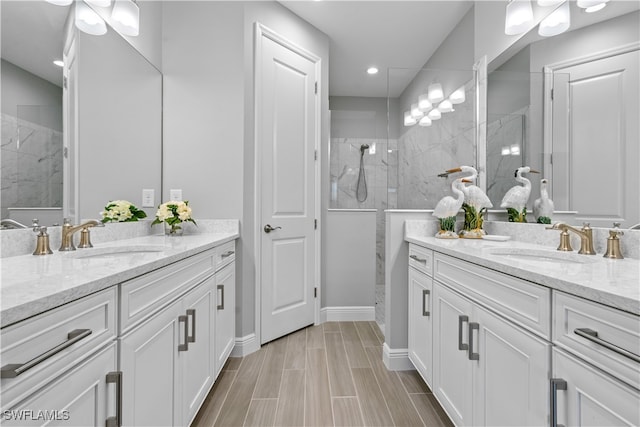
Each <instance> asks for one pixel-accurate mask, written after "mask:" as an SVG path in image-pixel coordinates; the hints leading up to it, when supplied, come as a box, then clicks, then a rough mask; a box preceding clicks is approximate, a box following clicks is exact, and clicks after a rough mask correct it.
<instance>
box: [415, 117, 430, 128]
mask: <svg viewBox="0 0 640 427" xmlns="http://www.w3.org/2000/svg"><path fill="white" fill-rule="evenodd" d="M431 123H432V121H431V119H430V118H429V116H424V117H423V118H421V119H420V121H419V122H418V124H419V125H420V126H431Z"/></svg>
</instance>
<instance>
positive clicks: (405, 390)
mask: <svg viewBox="0 0 640 427" xmlns="http://www.w3.org/2000/svg"><path fill="white" fill-rule="evenodd" d="M395 374H396V376H397V377H398V381H400V384H402V388H403V389H404V392H405V394H406V395H407V399H409V403H411V406H413V409H415V411H416V414H418V418H420V420H422V425H423V426H426V425H427V422H426V421H425V420H424V418H422V415H420V411H418V407H417V406H416V402H414V401H413V399H412V398H411V395H410V393H409V390H408V389H407V386H406V385H405V384H404V381H402V378H400V374H398V372H397V371H396V372H395ZM416 394H417V393H416ZM423 394H425V395H426V393H423Z"/></svg>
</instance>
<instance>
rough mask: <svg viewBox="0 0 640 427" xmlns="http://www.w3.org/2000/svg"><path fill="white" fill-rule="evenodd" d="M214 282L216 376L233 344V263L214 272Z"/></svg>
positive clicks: (234, 317)
mask: <svg viewBox="0 0 640 427" xmlns="http://www.w3.org/2000/svg"><path fill="white" fill-rule="evenodd" d="M215 284H216V287H215V291H216V306H215V350H216V353H215V376H216V377H217V376H218V374H219V373H220V371H221V370H222V367H223V366H224V364H225V362H226V361H227V358H228V357H229V355H230V354H231V350H233V347H234V345H235V336H236V335H235V332H236V310H235V305H236V268H235V263H231V264H228V265H227V266H226V267H223V268H222V269H221V270H220V271H218V272H217V273H216V276H215Z"/></svg>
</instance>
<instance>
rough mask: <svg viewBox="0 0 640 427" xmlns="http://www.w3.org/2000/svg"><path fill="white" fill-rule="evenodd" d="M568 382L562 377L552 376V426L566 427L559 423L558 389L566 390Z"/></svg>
mask: <svg viewBox="0 0 640 427" xmlns="http://www.w3.org/2000/svg"><path fill="white" fill-rule="evenodd" d="M566 389H567V382H566V381H565V380H563V379H562V378H551V399H550V408H549V409H550V411H551V412H550V414H551V427H564V426H562V425H561V424H558V390H566Z"/></svg>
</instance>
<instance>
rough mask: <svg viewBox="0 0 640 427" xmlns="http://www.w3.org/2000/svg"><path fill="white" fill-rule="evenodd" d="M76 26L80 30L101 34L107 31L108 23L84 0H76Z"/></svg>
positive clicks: (96, 34)
mask: <svg viewBox="0 0 640 427" xmlns="http://www.w3.org/2000/svg"><path fill="white" fill-rule="evenodd" d="M75 23H76V27H78V29H79V30H81V31H83V32H85V33H87V34H92V35H94V36H101V35H103V34H105V33H106V32H107V24H105V22H104V20H103V19H102V18H100V16H99V15H98V14H97V13H96V12H95V11H94V10H93V9H91V8H90V7H89V6H87V5H86V4H85V3H84V2H83V1H81V0H78V1H76V21H75Z"/></svg>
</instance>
